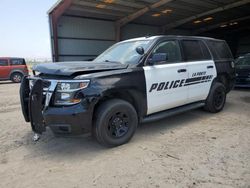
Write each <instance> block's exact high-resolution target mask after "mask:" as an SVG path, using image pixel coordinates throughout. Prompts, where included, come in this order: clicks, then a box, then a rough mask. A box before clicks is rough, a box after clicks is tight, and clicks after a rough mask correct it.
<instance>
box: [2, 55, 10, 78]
mask: <svg viewBox="0 0 250 188" xmlns="http://www.w3.org/2000/svg"><path fill="white" fill-rule="evenodd" d="M9 74H10V67H9V63H8V59H0V79H8V78H9Z"/></svg>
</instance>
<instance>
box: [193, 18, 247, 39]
mask: <svg viewBox="0 0 250 188" xmlns="http://www.w3.org/2000/svg"><path fill="white" fill-rule="evenodd" d="M248 19H250V16H245V17H241V18H237V19H233V20H229V21H225V22H221V23H218V24H214V25H210V26H208V27H204V28H201V29H198V30H196V31H194V32H193V34H194V35H197V34H200V33H204V32H207V31H210V30H213V29H215V28H219V27H220V26H221V25H224V24H229V23H233V22H238V21H243V20H248Z"/></svg>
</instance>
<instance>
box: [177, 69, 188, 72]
mask: <svg viewBox="0 0 250 188" xmlns="http://www.w3.org/2000/svg"><path fill="white" fill-rule="evenodd" d="M177 72H178V73H181V72H187V69H179V70H178V71H177Z"/></svg>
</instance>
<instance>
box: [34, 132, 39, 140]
mask: <svg viewBox="0 0 250 188" xmlns="http://www.w3.org/2000/svg"><path fill="white" fill-rule="evenodd" d="M39 139H40V135H39V134H37V133H35V134H34V135H33V141H34V142H37V141H38V140H39Z"/></svg>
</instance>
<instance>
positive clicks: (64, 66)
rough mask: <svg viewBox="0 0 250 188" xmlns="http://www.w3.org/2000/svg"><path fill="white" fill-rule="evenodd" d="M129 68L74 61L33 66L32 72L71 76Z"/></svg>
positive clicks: (110, 64)
mask: <svg viewBox="0 0 250 188" xmlns="http://www.w3.org/2000/svg"><path fill="white" fill-rule="evenodd" d="M127 67H128V65H124V64H121V63H116V62H103V63H95V62H92V61H79V62H76V61H73V62H62V63H42V64H38V65H35V66H33V67H32V70H34V71H38V72H40V73H43V74H51V75H59V76H71V75H72V74H81V73H85V72H86V73H89V72H100V71H105V70H118V69H126V68H127Z"/></svg>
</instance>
